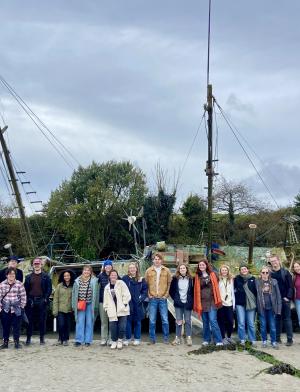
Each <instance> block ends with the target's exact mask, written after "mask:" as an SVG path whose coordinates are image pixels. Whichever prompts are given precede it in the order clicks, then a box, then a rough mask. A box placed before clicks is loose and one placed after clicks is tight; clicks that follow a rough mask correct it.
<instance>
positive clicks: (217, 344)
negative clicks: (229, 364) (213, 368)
mask: <svg viewBox="0 0 300 392" xmlns="http://www.w3.org/2000/svg"><path fill="white" fill-rule="evenodd" d="M216 346H224V344H223V343H222V342H219V343H216Z"/></svg>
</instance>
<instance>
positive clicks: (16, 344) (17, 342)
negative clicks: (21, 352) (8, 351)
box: [15, 339, 22, 350]
mask: <svg viewBox="0 0 300 392" xmlns="http://www.w3.org/2000/svg"><path fill="white" fill-rule="evenodd" d="M15 348H16V349H17V350H18V349H19V348H22V346H21V345H20V342H19V339H18V340H15Z"/></svg>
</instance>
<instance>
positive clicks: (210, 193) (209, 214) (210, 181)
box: [205, 84, 214, 262]
mask: <svg viewBox="0 0 300 392" xmlns="http://www.w3.org/2000/svg"><path fill="white" fill-rule="evenodd" d="M206 111H207V117H208V118H207V128H208V133H207V144H208V154H207V162H206V169H205V172H206V175H207V257H208V261H209V262H211V249H212V219H213V215H212V211H213V177H214V168H213V95H212V85H211V84H208V85H207V104H206Z"/></svg>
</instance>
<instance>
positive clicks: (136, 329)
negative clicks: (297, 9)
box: [126, 316, 142, 340]
mask: <svg viewBox="0 0 300 392" xmlns="http://www.w3.org/2000/svg"><path fill="white" fill-rule="evenodd" d="M132 325H133V336H134V339H136V340H140V339H141V331H142V321H141V320H137V319H134V318H133V317H132V316H127V325H126V339H127V340H130V339H131V335H132Z"/></svg>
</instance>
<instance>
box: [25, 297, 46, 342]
mask: <svg viewBox="0 0 300 392" xmlns="http://www.w3.org/2000/svg"><path fill="white" fill-rule="evenodd" d="M25 311H26V316H27V318H28V325H27V341H28V342H30V339H31V336H32V332H33V323H34V322H35V320H38V321H39V332H40V340H41V341H44V336H45V332H46V317H47V303H46V302H45V301H44V299H43V298H41V299H37V300H35V299H33V298H30V299H29V300H28V302H27V305H26V308H25Z"/></svg>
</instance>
